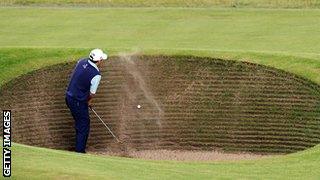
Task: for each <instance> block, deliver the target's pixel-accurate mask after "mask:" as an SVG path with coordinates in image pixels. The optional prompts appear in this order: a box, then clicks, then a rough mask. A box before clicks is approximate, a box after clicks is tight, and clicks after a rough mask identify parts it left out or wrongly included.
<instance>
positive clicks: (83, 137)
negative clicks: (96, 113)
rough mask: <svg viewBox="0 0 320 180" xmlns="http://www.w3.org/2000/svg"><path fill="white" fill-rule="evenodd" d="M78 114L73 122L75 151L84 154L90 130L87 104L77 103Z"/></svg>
mask: <svg viewBox="0 0 320 180" xmlns="http://www.w3.org/2000/svg"><path fill="white" fill-rule="evenodd" d="M78 108H79V113H78V114H77V118H76V120H75V128H76V135H77V137H76V151H77V152H81V153H85V149H86V144H87V140H88V136H89V130H90V119H89V109H88V104H87V103H85V102H79V106H78Z"/></svg>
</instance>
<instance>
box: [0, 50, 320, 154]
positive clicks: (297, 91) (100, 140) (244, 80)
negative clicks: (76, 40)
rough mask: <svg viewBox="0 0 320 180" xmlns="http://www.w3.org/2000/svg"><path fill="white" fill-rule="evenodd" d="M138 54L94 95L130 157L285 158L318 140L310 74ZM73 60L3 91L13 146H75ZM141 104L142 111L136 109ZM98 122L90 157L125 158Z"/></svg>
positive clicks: (116, 67) (115, 65) (111, 64)
mask: <svg viewBox="0 0 320 180" xmlns="http://www.w3.org/2000/svg"><path fill="white" fill-rule="evenodd" d="M130 58H131V60H132V62H133V64H131V65H130V66H128V64H127V62H126V61H123V60H121V57H111V58H110V60H109V61H106V62H105V66H104V67H103V68H102V76H103V79H102V82H101V84H100V87H99V90H98V93H97V97H96V98H95V107H96V111H97V112H98V113H99V115H101V118H102V119H104V120H106V122H107V123H108V125H110V127H111V128H112V130H113V131H114V133H115V134H116V135H117V136H118V137H119V138H120V139H121V140H122V141H124V146H126V150H127V151H129V152H128V154H130V152H139V151H140V152H141V151H149V152H151V151H156V150H164V151H224V152H247V153H257V154H283V153H292V152H296V151H300V150H303V149H307V148H309V147H313V146H315V145H317V144H319V143H320V133H319V132H320V121H319V119H318V118H317V117H319V115H320V108H319V106H320V87H319V85H316V84H314V83H312V82H310V81H308V80H306V79H304V78H301V77H298V76H296V75H293V74H290V73H287V72H284V71H281V70H277V69H274V68H270V67H266V66H262V65H257V64H251V63H244V62H238V61H230V60H221V59H214V58H200V57H194V56H160V55H159V56H132V57H130ZM74 63H75V62H70V63H63V64H58V65H54V66H51V67H47V68H43V69H40V70H37V71H34V72H32V73H28V74H26V75H23V76H21V77H19V78H16V79H15V80H13V81H11V82H9V83H7V84H6V85H4V86H3V87H2V88H1V94H0V99H2V101H1V102H0V103H1V106H2V107H8V108H10V109H12V111H13V118H14V121H13V126H12V127H13V131H14V132H15V136H14V137H13V141H14V142H18V143H22V144H28V145H34V146H41V147H48V148H54V149H64V150H71V149H72V148H73V145H74V136H75V135H74V129H73V119H72V117H71V116H70V112H69V110H68V109H67V108H66V106H65V102H64V93H65V88H66V86H67V84H68V81H69V76H70V74H71V71H72V69H73V67H74ZM128 67H129V68H133V71H132V72H130V71H128ZM131 70H132V69H131ZM136 72H138V73H139V76H141V77H140V78H143V81H144V82H143V83H141V80H139V78H136V77H135V76H134V74H135V73H136ZM142 86H143V87H142ZM143 88H144V90H143ZM12 89H14V91H12ZM146 90H147V91H148V93H149V94H148V96H152V99H153V101H156V102H157V103H158V106H159V107H160V108H161V110H162V111H163V114H161V115H160V114H159V107H155V105H154V102H153V101H150V99H149V98H147V96H146V94H145V91H146ZM35 94H36V95H35ZM137 104H140V105H141V106H143V108H141V109H137ZM94 118H96V117H94V116H93V115H92V116H91V133H90V137H89V140H88V151H92V152H97V153H99V152H102V153H104V152H108V153H110V154H120V155H121V152H119V149H120V148H119V144H117V143H116V141H115V140H114V139H113V137H112V136H111V135H110V134H109V135H108V134H106V132H105V129H104V127H103V126H101V124H100V122H99V121H96V120H94ZM159 122H161V125H159ZM1 132H2V131H1ZM131 154H134V155H136V154H138V153H131ZM134 155H133V156H134ZM136 156H137V157H138V155H136Z"/></svg>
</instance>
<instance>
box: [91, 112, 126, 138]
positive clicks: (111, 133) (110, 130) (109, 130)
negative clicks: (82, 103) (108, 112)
mask: <svg viewBox="0 0 320 180" xmlns="http://www.w3.org/2000/svg"><path fill="white" fill-rule="evenodd" d="M90 109H91V111H92V112H93V113H94V114H95V115H96V116H97V117H98V119H99V120H100V121H101V122H102V123H103V125H104V126H105V127H106V128H107V129H108V131H109V132H110V133H111V135H112V136H113V137H114V138H115V139H116V140H117V142H118V143H120V141H119V139H118V138H117V137H116V136H115V135H114V134H113V132H112V131H111V129H110V128H109V127H108V126H107V125H106V123H105V122H104V121H103V120H102V119H101V117H100V116H99V115H98V114H97V113H96V111H95V110H94V109H93V108H92V107H90Z"/></svg>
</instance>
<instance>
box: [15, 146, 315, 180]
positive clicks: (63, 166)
mask: <svg viewBox="0 0 320 180" xmlns="http://www.w3.org/2000/svg"><path fill="white" fill-rule="evenodd" d="M12 153H13V157H14V158H13V162H12V163H13V169H12V171H13V172H12V174H13V179H24V178H26V177H30V178H32V179H43V178H46V179H102V178H104V179H212V178H214V179H318V178H319V177H320V168H319V161H320V146H317V147H315V148H312V149H309V150H307V151H304V152H300V153H296V154H291V155H287V156H283V157H281V158H278V157H273V158H267V159H261V160H255V161H240V162H239V161H238V162H214V163H194V162H174V161H145V160H136V159H127V158H119V157H101V156H95V155H79V154H76V153H72V152H65V151H58V150H49V149H44V148H36V147H29V146H24V145H19V144H14V145H13V150H12Z"/></svg>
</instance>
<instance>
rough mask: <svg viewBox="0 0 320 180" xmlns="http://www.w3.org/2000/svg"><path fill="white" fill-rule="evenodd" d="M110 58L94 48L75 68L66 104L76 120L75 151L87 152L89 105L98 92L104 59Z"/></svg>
mask: <svg viewBox="0 0 320 180" xmlns="http://www.w3.org/2000/svg"><path fill="white" fill-rule="evenodd" d="M107 58H108V56H107V54H105V53H104V52H103V51H102V50H101V49H94V50H92V51H91V52H90V54H89V57H88V58H83V59H80V60H79V61H78V63H77V65H76V67H75V69H74V70H73V73H72V75H71V79H70V83H69V86H68V88H67V92H66V104H67V106H68V108H69V109H70V111H71V114H72V116H73V119H74V120H75V130H76V147H75V151H76V152H79V153H85V152H86V151H85V149H86V144H87V140H88V135H89V130H90V119H89V107H90V108H91V105H92V98H93V96H94V95H95V94H96V92H97V89H98V86H99V83H100V80H101V75H100V70H99V68H101V66H102V62H103V60H106V59H107Z"/></svg>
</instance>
